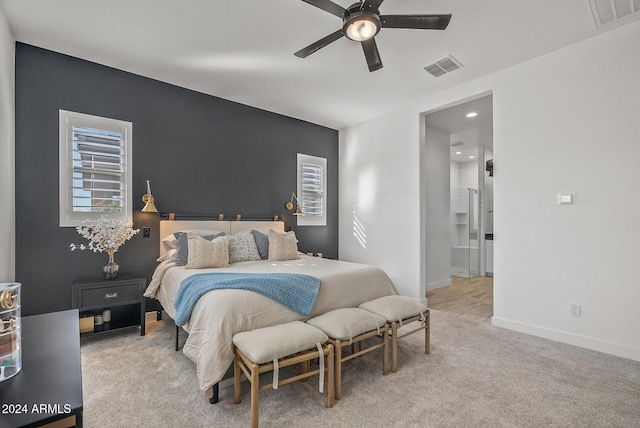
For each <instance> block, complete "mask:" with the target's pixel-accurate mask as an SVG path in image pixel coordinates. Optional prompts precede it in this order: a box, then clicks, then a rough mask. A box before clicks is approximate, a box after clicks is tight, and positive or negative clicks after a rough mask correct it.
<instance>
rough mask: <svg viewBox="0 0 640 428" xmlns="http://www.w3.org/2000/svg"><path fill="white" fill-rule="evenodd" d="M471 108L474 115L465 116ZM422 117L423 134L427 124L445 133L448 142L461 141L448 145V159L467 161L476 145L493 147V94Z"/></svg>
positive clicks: (475, 153) (476, 154) (475, 155)
mask: <svg viewBox="0 0 640 428" xmlns="http://www.w3.org/2000/svg"><path fill="white" fill-rule="evenodd" d="M472 112H473V113H476V116H474V117H467V114H468V113H472ZM426 121H427V122H426V123H427V134H428V132H429V129H430V128H436V129H438V130H439V131H442V132H444V133H446V134H449V144H450V145H452V144H454V143H462V144H459V145H456V146H451V147H450V155H451V160H452V161H455V162H469V161H470V159H469V156H474V157H475V159H477V158H478V147H485V148H488V149H493V97H492V96H491V95H486V96H484V97H481V98H477V99H475V100H472V101H468V102H465V103H463V104H458V105H455V106H452V107H448V108H445V109H443V110H439V111H436V112H433V113H430V114H428V115H427V117H426ZM427 137H428V136H427ZM458 152H459V153H458Z"/></svg>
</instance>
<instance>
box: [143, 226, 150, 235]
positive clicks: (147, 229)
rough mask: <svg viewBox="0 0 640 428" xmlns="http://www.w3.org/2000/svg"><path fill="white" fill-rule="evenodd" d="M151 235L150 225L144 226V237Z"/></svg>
mask: <svg viewBox="0 0 640 428" xmlns="http://www.w3.org/2000/svg"><path fill="white" fill-rule="evenodd" d="M150 236H151V228H150V227H143V228H142V237H143V238H149V237H150Z"/></svg>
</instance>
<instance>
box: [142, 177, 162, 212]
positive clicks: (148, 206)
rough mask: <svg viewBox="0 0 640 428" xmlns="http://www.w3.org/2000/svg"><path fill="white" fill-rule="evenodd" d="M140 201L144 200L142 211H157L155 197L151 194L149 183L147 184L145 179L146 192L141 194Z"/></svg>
mask: <svg viewBox="0 0 640 428" xmlns="http://www.w3.org/2000/svg"><path fill="white" fill-rule="evenodd" d="M142 202H144V208H142V212H143V213H157V212H158V209H157V208H156V204H155V203H154V202H155V199H154V197H153V195H152V194H151V185H150V184H149V180H147V193H145V194H144V195H142Z"/></svg>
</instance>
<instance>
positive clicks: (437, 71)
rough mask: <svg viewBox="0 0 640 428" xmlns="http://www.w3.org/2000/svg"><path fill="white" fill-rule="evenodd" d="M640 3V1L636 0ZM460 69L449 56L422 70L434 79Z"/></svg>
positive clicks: (457, 63) (455, 61)
mask: <svg viewBox="0 0 640 428" xmlns="http://www.w3.org/2000/svg"><path fill="white" fill-rule="evenodd" d="M638 1H640V0H638ZM460 67H462V64H460V63H459V62H458V61H457V60H456V59H455V58H454V57H452V56H451V55H449V56H448V57H445V58H442V59H441V60H439V61H436V62H434V63H433V64H429V65H427V66H426V67H425V68H424V69H425V70H426V71H427V72H428V73H429V74H431V75H432V76H434V77H440V76H442V75H443V74H447V73H451V72H452V71H454V70H457V69H459V68H460Z"/></svg>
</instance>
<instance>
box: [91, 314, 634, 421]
mask: <svg viewBox="0 0 640 428" xmlns="http://www.w3.org/2000/svg"><path fill="white" fill-rule="evenodd" d="M431 313H432V335H431V338H432V340H431V343H432V345H431V355H425V354H424V345H423V337H424V336H423V335H422V334H420V333H417V334H414V335H411V336H409V337H407V338H405V339H403V340H401V341H400V355H399V370H398V373H395V374H394V373H390V374H389V375H388V376H383V375H382V370H381V358H382V356H381V353H380V351H377V352H376V351H374V352H372V353H369V354H366V355H365V356H363V357H361V358H357V359H355V360H352V361H349V362H347V363H345V365H344V372H343V398H342V399H341V400H339V401H336V404H335V406H334V408H333V409H327V408H325V407H324V403H325V397H324V396H322V395H320V393H318V391H317V378H312V379H311V380H310V381H309V382H306V383H302V382H294V383H292V384H289V385H285V386H283V387H281V388H280V389H279V390H277V391H265V392H262V393H261V394H260V425H261V426H262V427H282V426H305V427H631V428H640V362H635V361H631V360H626V359H622V358H617V357H613V356H610V355H606V354H602V353H598V352H594V351H589V350H585V349H581V348H577V347H573V346H569V345H563V344H559V343H555V342H551V341H548V340H545V339H540V338H536V337H532V336H527V335H523V334H519V333H515V332H511V331H508V330H503V329H498V328H494V327H491V326H490V325H487V324H486V323H475V322H472V321H469V320H467V319H462V318H459V317H457V316H455V315H452V314H448V313H445V312H439V311H433V310H432V312H431ZM174 332H175V329H174V326H173V324H172V321H171V320H166V321H160V322H153V323H148V325H147V335H146V336H144V337H140V336H139V335H137V334H136V331H135V330H129V331H127V332H124V333H119V334H117V335H110V336H97V337H92V338H88V339H84V338H83V341H82V375H83V391H84V422H85V426H87V427H244V426H248V425H249V388H248V384H247V383H246V382H245V383H243V401H242V403H241V404H239V405H234V404H233V388H232V387H229V388H223V389H221V391H220V400H221V401H220V403H218V404H215V405H212V404H209V403H208V401H207V400H206V399H205V398H204V397H203V396H202V395H201V394H200V392H199V390H198V387H197V382H196V373H195V371H196V370H195V365H194V364H193V363H192V362H191V361H190V360H189V359H187V357H185V356H184V355H183V354H182V352H181V351H180V352H175V351H174V348H173V347H174ZM183 334H184V333H183ZM181 339H182V341H183V340H184V336H182V337H181Z"/></svg>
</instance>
